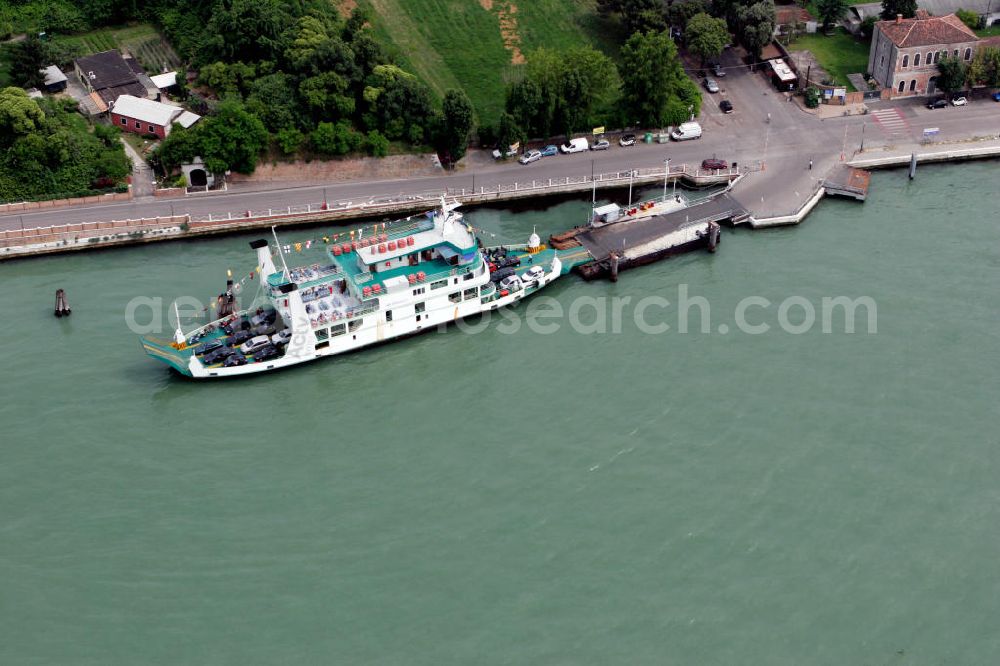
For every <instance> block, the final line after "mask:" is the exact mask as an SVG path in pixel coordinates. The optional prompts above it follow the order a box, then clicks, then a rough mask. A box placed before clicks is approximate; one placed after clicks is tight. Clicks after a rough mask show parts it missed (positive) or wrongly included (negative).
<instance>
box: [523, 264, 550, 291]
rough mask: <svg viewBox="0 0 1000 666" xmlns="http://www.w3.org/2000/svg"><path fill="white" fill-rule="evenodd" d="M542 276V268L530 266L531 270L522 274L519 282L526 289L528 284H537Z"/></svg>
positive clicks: (543, 270)
mask: <svg viewBox="0 0 1000 666" xmlns="http://www.w3.org/2000/svg"><path fill="white" fill-rule="evenodd" d="M544 276H545V269H544V268H542V267H541V266H532V267H531V268H529V269H528V270H526V271H525V272H524V273H522V274H521V282H523V283H524V286H526V287H527V286H528V285H530V284H534V283H536V282H538V281H539V280H541V279H542V277H544Z"/></svg>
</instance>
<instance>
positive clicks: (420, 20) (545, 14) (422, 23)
mask: <svg viewBox="0 0 1000 666" xmlns="http://www.w3.org/2000/svg"><path fill="white" fill-rule="evenodd" d="M362 2H363V3H365V4H367V5H368V6H369V7H370V8H371V9H372V10H373V11H374V13H375V16H376V19H375V21H374V28H375V31H376V33H377V35H378V37H379V38H380V40H381V41H382V42H383V43H384V44H387V45H388V46H389V48H390V50H392V51H393V52H394V53H395V55H397V56H398V57H399V58H400V60H402V61H403V63H404V64H405V65H407V67H408V68H409V69H411V70H412V71H413V72H414V73H416V74H417V75H419V76H420V77H421V78H422V79H424V80H425V81H426V82H427V83H428V84H429V85H430V86H431V88H432V89H433V90H434V92H435V93H436V94H437V95H438V96H443V95H444V93H445V91H446V90H448V89H449V88H462V89H464V90H465V92H466V93H467V94H468V95H469V98H470V99H471V100H472V103H473V105H474V106H475V107H476V111H477V112H478V115H479V118H480V120H481V121H482V122H486V123H492V122H495V121H496V119H497V117H498V116H499V115H500V112H501V111H502V110H503V106H504V89H505V87H506V84H507V82H508V81H510V80H511V79H512V78H514V77H516V76H518V71H517V70H518V69H519V65H517V64H513V63H512V60H516V59H517V55H516V53H518V52H520V53H521V54H522V55H523V54H528V53H530V52H531V51H532V50H534V49H537V48H539V47H543V46H544V47H546V48H553V49H562V48H567V47H571V46H579V45H582V44H591V45H594V46H596V47H597V48H600V49H602V50H604V51H605V52H607V53H609V54H610V55H612V56H615V55H617V54H616V51H615V49H616V47H615V44H616V42H617V41H618V35H615V34H609V31H608V30H607V29H605V28H604V26H603V24H602V22H601V21H600V19H598V18H597V16H596V13H595V9H594V1H593V0H523V1H522V2H520V3H518V2H517V0H509V1H508V0H362ZM502 24H503V26H504V30H503V32H504V34H501V25H502ZM505 38H506V43H505Z"/></svg>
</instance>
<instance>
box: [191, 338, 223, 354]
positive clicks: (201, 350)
mask: <svg viewBox="0 0 1000 666" xmlns="http://www.w3.org/2000/svg"><path fill="white" fill-rule="evenodd" d="M221 346H222V340H219V339H218V338H216V339H215V340H209V341H208V342H206V343H205V344H202V345H198V346H197V347H195V349H194V353H195V354H198V355H199V356H200V355H202V354H207V353H209V352H213V351H215V350H216V349H218V348H219V347H221Z"/></svg>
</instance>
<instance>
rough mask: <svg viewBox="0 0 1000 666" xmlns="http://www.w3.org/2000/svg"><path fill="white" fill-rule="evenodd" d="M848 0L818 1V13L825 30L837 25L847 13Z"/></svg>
mask: <svg viewBox="0 0 1000 666" xmlns="http://www.w3.org/2000/svg"><path fill="white" fill-rule="evenodd" d="M847 6H848V3H847V0H816V13H818V14H819V19H820V22H821V24H822V26H823V29H824V30H828V29H829V28H830V26H832V25H835V24H836V23H837V21H839V20H840V19H841V18H843V16H844V14H845V13H846V12H847Z"/></svg>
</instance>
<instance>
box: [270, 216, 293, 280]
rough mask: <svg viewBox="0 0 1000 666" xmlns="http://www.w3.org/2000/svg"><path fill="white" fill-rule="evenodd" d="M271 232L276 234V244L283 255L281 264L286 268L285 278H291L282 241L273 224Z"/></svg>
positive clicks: (279, 253)
mask: <svg viewBox="0 0 1000 666" xmlns="http://www.w3.org/2000/svg"><path fill="white" fill-rule="evenodd" d="M271 233H272V234H273V235H274V244H275V245H277V246H278V256H279V257H281V266H282V267H283V268H284V269H285V272H284V276H285V280H288V279H290V278H289V275H288V264H286V263H285V253H284V252H282V251H281V242H280V241H279V240H278V232H277V231H276V230H275V227H274V226H273V225H272V226H271Z"/></svg>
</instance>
